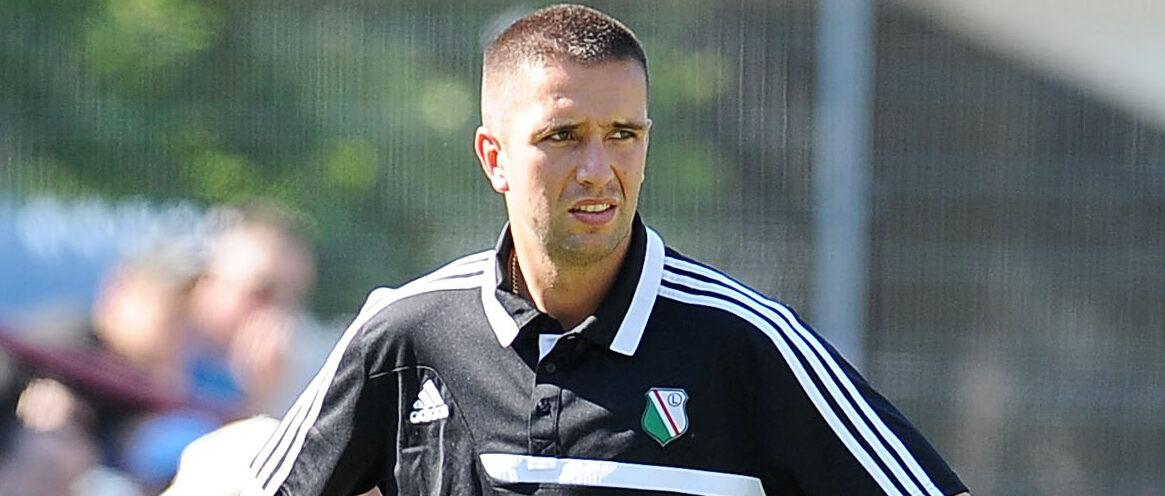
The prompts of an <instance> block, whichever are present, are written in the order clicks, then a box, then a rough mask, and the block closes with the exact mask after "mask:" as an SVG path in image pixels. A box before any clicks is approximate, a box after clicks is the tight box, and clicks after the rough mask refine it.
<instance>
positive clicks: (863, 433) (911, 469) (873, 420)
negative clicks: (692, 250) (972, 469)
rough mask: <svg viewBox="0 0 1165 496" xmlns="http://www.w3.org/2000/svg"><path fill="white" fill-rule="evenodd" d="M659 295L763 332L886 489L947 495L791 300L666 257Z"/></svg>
mask: <svg viewBox="0 0 1165 496" xmlns="http://www.w3.org/2000/svg"><path fill="white" fill-rule="evenodd" d="M665 265H666V269H665V271H664V276H663V280H664V282H665V285H664V286H662V287H661V288H660V295H661V296H664V297H667V298H670V299H673V300H676V301H680V302H684V303H688V304H693V305H700V306H707V307H712V308H719V309H721V310H724V311H727V312H730V313H732V314H734V315H736V316H738V317H740V318H742V319H744V320H746V321H747V322H749V323H751V324H752V325H753V326H754V327H756V328H757V329H759V330H760V331H761V332H763V333H764V334H765V335H766V336H767V337H768V338H769V340H770V341H772V343H773V345H774V346H775V347H776V348H777V350H778V351H779V353H780V354H781V356H782V357H783V358H784V360H785V362H786V363H787V365H788V366H789V368H790V370H791V371H792V373H793V375H794V376H795V377H796V379H797V381H798V383H799V384H800V385H801V387H802V388H803V389H804V391H805V393H806V394H807V395H808V397H809V399H810V401H811V402H812V403H813V405H814V407H816V409H817V410H818V411H819V412H820V413H821V415H822V417H823V418H824V420H825V422H826V423H827V424H828V425H829V427H830V428H831V429H832V430H833V432H834V433H835V434H836V435H837V436H838V439H840V440H841V442H842V443H843V444H844V445H845V446H846V448H847V449H849V451H850V452H851V453H852V454H853V455H854V457H855V458H856V459H857V460H858V462H859V463H860V464H861V465H862V467H863V468H864V469H865V470H866V471H867V472H868V473H869V474H870V476H871V477H872V478H873V479H874V480H875V481H876V482H877V484H878V485H879V486H880V487H881V488H882V490H883V491H884V492H885V493H886V494H891V495H897V494H910V495H912V496H914V495H927V496H941V495H942V492H941V491H939V489H938V488H937V487H936V486H935V484H934V482H933V481H932V480H931V479H930V476H929V475H928V474H927V473H926V472H925V470H923V469H922V467H921V466H920V465H919V463H918V461H917V460H916V459H915V458H914V456H913V454H912V453H910V451H909V450H908V449H907V448H906V447H905V445H904V444H903V443H902V441H901V440H900V439H899V438H898V436H897V435H895V434H894V432H893V431H891V429H890V428H889V427H888V426H887V425H886V424H885V422H883V421H882V419H881V417H879V416H878V415H877V413H876V412H874V409H873V407H871V406H870V404H869V402H868V401H866V399H865V397H863V396H862V395H861V393H860V392H859V391H858V390H857V386H856V385H854V383H853V381H852V380H851V379H850V378H849V376H848V375H847V374H846V373H845V371H844V370H842V367H841V365H839V364H838V362H837V360H835V359H834V357H833V355H832V354H830V353H829V351H828V350H827V349H826V347H825V345H824V344H823V343H822V342H821V341H820V340H819V338H818V337H817V336H816V335H815V334H813V333H812V332H810V331H809V330H808V329H806V328H805V326H804V324H802V323H801V321H800V320H799V319H798V318H797V317H796V316H795V315H794V314H793V312H792V311H791V310H789V309H788V308H787V307H785V306H783V305H781V304H779V303H777V302H774V301H772V300H769V299H767V298H766V297H764V296H763V295H761V294H759V293H757V292H755V291H753V290H751V289H749V288H747V287H745V286H744V285H742V284H740V283H738V282H736V281H734V280H732V279H731V278H729V277H727V276H725V275H723V274H721V273H719V272H717V271H715V270H713V269H710V268H708V267H705V266H702V265H699V264H696V263H692V262H688V261H685V260H681V259H678V258H673V257H668V258H667V259H666V264H665Z"/></svg>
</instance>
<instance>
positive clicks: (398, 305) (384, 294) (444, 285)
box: [357, 250, 494, 324]
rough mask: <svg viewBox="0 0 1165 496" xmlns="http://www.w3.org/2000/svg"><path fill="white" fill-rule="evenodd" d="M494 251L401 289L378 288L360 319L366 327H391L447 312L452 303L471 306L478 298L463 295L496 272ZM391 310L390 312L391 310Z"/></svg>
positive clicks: (465, 259) (446, 267)
mask: <svg viewBox="0 0 1165 496" xmlns="http://www.w3.org/2000/svg"><path fill="white" fill-rule="evenodd" d="M493 258H494V252H493V250H487V251H483V252H478V253H474V254H472V255H467V256H464V257H461V258H459V259H457V260H454V261H452V262H449V263H447V264H445V265H444V266H441V267H440V268H438V269H436V270H433V271H431V272H429V273H428V274H425V275H423V276H421V277H418V278H416V279H413V280H411V281H409V282H407V283H405V284H403V285H401V286H400V287H397V288H392V287H379V288H376V289H374V290H372V292H371V293H369V295H368V298H367V300H366V301H365V302H364V305H363V307H361V309H360V313H359V315H358V316H357V320H364V321H365V322H366V323H367V324H388V323H391V322H392V321H399V320H401V319H411V318H417V317H421V316H423V314H425V313H427V312H429V311H433V310H438V309H448V307H449V305H450V304H461V305H464V304H472V303H476V299H475V298H467V297H466V295H464V294H463V293H465V292H467V291H472V290H479V289H480V288H481V287H482V284H483V283H484V282H483V278H484V277H487V276H489V274H488V273H487V272H486V271H490V270H493V269H494V266H493ZM390 309H391V310H390Z"/></svg>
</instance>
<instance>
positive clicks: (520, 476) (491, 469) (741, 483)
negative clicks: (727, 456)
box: [481, 453, 765, 496]
mask: <svg viewBox="0 0 1165 496" xmlns="http://www.w3.org/2000/svg"><path fill="white" fill-rule="evenodd" d="M481 464H482V466H484V467H485V471H486V473H487V474H489V476H490V478H492V479H493V480H495V481H498V482H502V483H508V484H516V483H536V484H563V485H572V486H587V487H608V488H621V489H640V490H644V491H670V492H673V493H680V494H693V495H699V496H764V495H765V491H764V488H763V487H761V483H760V479H757V478H756V477H749V476H745V475H737V474H728V473H723V472H709V471H705V470H696V469H691V468H679V467H665V466H661V465H641V464H637V463H623V462H614V461H609V460H585V459H578V458H552V457H545V456H530V455H514V454H509V453H483V454H482V455H481Z"/></svg>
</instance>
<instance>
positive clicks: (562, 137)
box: [546, 130, 571, 141]
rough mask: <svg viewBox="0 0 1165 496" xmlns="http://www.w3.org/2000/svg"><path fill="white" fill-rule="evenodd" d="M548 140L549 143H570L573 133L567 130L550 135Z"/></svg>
mask: <svg viewBox="0 0 1165 496" xmlns="http://www.w3.org/2000/svg"><path fill="white" fill-rule="evenodd" d="M546 139H547V140H548V141H570V139H571V132H570V131H566V130H563V131H558V132H555V133H552V134H550V135H549V136H547V137H546Z"/></svg>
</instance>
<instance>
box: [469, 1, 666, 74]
mask: <svg viewBox="0 0 1165 496" xmlns="http://www.w3.org/2000/svg"><path fill="white" fill-rule="evenodd" d="M623 60H634V61H635V62H638V63H639V65H640V67H642V68H643V73H644V74H645V75H646V74H647V55H645V54H644V53H643V46H642V45H640V44H639V39H638V38H636V37H635V33H632V32H631V30H630V29H628V28H627V26H624V25H623V23H621V22H619V20H617V19H615V18H614V17H611V16H609V15H607V14H604V13H602V12H599V11H598V10H595V9H592V8H590V7H586V6H582V5H569V4H562V5H551V6H549V7H545V8H542V9H539V10H537V11H535V12H533V13H531V14H530V15H528V16H526V17H523V18H521V19H518V20H517V21H515V22H514V23H513V24H511V25H510V27H508V28H506V30H505V31H502V33H501V34H499V35H498V37H497V38H496V39H494V41H493V43H491V44H490V46H489V47H488V48H487V49H486V51H485V62H484V64H483V70H485V71H490V70H494V69H509V68H512V67H514V66H515V65H517V64H521V63H524V62H529V61H534V62H544V61H566V62H574V63H576V64H581V65H592V64H599V63H603V62H616V61H623Z"/></svg>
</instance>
